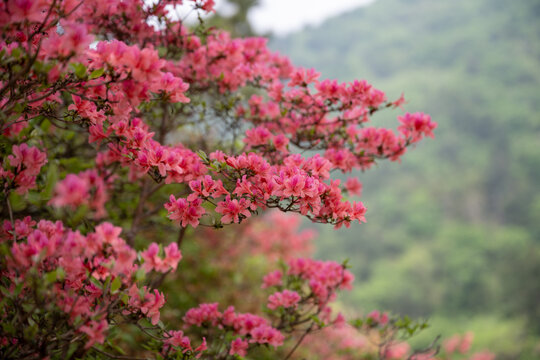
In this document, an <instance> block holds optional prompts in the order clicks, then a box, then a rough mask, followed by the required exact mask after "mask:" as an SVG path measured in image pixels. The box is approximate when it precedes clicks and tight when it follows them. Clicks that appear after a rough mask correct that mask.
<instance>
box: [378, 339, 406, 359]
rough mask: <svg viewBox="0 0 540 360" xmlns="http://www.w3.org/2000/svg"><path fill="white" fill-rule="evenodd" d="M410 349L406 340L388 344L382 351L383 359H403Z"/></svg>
mask: <svg viewBox="0 0 540 360" xmlns="http://www.w3.org/2000/svg"><path fill="white" fill-rule="evenodd" d="M410 349H411V347H410V346H409V344H407V343H406V342H400V343H393V344H390V345H388V347H387V348H386V350H385V352H384V359H388V360H390V359H403V358H405V356H406V355H407V353H408V352H409V350H410Z"/></svg>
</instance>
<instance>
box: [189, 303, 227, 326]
mask: <svg viewBox="0 0 540 360" xmlns="http://www.w3.org/2000/svg"><path fill="white" fill-rule="evenodd" d="M220 319H221V313H220V312H219V311H218V304H217V303H213V304H200V305H199V307H196V308H193V309H189V310H188V311H187V312H186V315H185V316H184V322H185V323H186V324H188V325H197V326H201V325H202V324H203V323H209V324H212V325H214V326H215V325H217V323H218V321H219V320H220Z"/></svg>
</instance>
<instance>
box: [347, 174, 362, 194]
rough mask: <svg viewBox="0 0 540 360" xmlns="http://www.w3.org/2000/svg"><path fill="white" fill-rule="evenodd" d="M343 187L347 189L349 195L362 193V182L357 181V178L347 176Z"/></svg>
mask: <svg viewBox="0 0 540 360" xmlns="http://www.w3.org/2000/svg"><path fill="white" fill-rule="evenodd" d="M345 189H347V191H348V192H349V194H351V195H356V196H361V195H362V183H361V182H360V181H358V179H357V178H348V179H347V181H345Z"/></svg>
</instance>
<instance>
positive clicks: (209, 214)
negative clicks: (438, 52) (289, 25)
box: [0, 0, 463, 359]
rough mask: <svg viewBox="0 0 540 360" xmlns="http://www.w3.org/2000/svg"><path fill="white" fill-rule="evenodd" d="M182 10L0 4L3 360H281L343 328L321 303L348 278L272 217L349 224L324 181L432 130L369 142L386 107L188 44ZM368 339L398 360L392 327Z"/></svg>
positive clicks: (407, 123)
mask: <svg viewBox="0 0 540 360" xmlns="http://www.w3.org/2000/svg"><path fill="white" fill-rule="evenodd" d="M186 3H187V4H188V5H190V6H192V8H193V9H192V11H195V12H197V13H199V14H202V13H204V12H212V11H213V6H214V2H213V1H212V0H189V1H186ZM181 4H182V1H181V0H176V1H175V0H170V1H161V0H158V1H154V2H143V1H140V0H110V1H77V0H75V1H72V0H26V1H19V0H7V1H4V2H2V3H1V4H0V24H1V25H0V27H1V37H0V70H1V71H0V132H1V134H2V135H1V136H2V137H1V141H0V151H1V152H2V162H1V163H0V201H1V203H2V210H1V212H2V219H3V224H2V228H1V233H0V251H1V252H2V257H1V258H0V273H1V282H0V292H1V294H2V295H1V300H0V318H1V324H2V326H1V328H0V355H1V357H2V358H5V359H15V358H17V359H19V358H49V359H58V358H62V359H68V358H84V357H87V358H99V359H101V358H104V359H105V358H120V359H130V358H156V359H190V358H208V359H210V358H212V359H214V358H215V359H227V358H239V357H248V358H264V357H266V358H275V357H283V358H286V359H288V358H291V357H294V356H296V354H295V352H296V351H297V350H298V349H299V348H300V345H301V343H302V342H303V340H304V339H307V340H306V342H307V341H309V338H310V336H311V333H316V332H319V331H321V330H323V329H325V330H324V331H331V330H329V329H332V328H335V329H342V328H343V326H346V325H345V320H344V318H343V316H342V315H340V314H336V313H334V312H333V311H332V308H331V303H332V302H333V301H334V300H335V298H336V294H337V292H338V291H340V290H346V289H350V288H351V286H352V281H353V276H352V274H351V273H350V272H349V271H348V270H347V269H346V266H345V265H344V264H338V263H335V262H331V261H318V260H313V259H310V258H308V257H306V256H308V255H309V253H310V250H311V244H310V240H311V238H312V236H313V234H312V233H310V232H306V231H304V232H301V233H299V232H298V231H297V227H298V225H299V222H298V221H299V220H298V218H295V217H290V215H283V213H297V214H300V215H302V216H304V217H306V218H308V219H310V220H311V221H313V222H319V223H328V224H332V225H334V226H335V227H336V228H339V227H341V226H343V225H345V226H346V227H348V226H349V225H350V224H351V222H353V221H358V222H363V221H365V213H366V208H365V207H364V205H363V204H362V203H361V202H358V201H349V200H347V199H345V197H344V194H348V195H351V196H352V195H359V194H360V193H361V191H362V185H361V183H360V182H359V181H358V180H357V179H355V178H350V179H348V180H347V181H345V182H344V183H343V184H342V183H341V181H340V179H338V178H336V176H335V175H334V174H336V173H347V172H350V171H352V170H354V169H360V170H367V169H369V168H370V167H371V166H372V165H373V164H375V163H376V162H377V161H380V160H383V159H389V160H391V161H397V160H399V159H400V158H401V156H402V155H403V154H404V153H405V152H406V150H407V148H408V147H409V146H411V145H413V144H415V143H417V142H418V141H420V140H421V139H422V138H424V137H425V136H433V134H432V131H433V129H434V128H435V127H436V124H435V123H433V122H432V121H431V120H430V117H429V116H428V115H425V114H422V113H414V114H410V113H407V114H405V115H403V116H399V117H398V121H399V124H400V125H399V126H398V127H397V132H395V131H393V130H391V129H386V128H378V127H374V126H371V125H370V121H371V117H372V116H373V115H374V114H376V113H377V112H379V111H381V110H383V109H386V108H396V107H400V106H401V105H402V104H403V103H404V100H403V98H402V97H401V98H400V99H397V100H395V101H389V100H387V99H386V96H385V94H384V93H383V92H382V91H380V90H378V89H375V88H374V87H372V86H371V85H370V84H368V83H367V82H366V81H364V80H362V81H353V82H350V83H338V82H337V81H331V80H320V79H319V74H318V73H317V72H315V71H314V70H312V69H303V68H298V67H294V66H293V65H292V64H290V62H289V61H288V60H287V59H286V58H284V57H282V56H280V55H278V54H275V53H272V52H270V51H269V50H268V49H267V48H266V42H265V40H264V39H262V38H246V39H232V38H231V37H230V36H229V35H228V34H227V33H226V32H223V31H219V30H217V29H211V28H206V27H205V25H204V23H203V22H202V21H201V23H200V24H199V25H198V26H194V27H193V28H189V27H187V26H186V25H185V24H184V23H183V22H182V21H181V20H180V19H182V18H183V17H182V16H180V15H181V14H179V12H180V10H179V9H180V8H178V5H181ZM268 209H277V210H276V211H277V212H273V213H271V214H270V215H268V216H265V217H263V218H262V220H261V218H256V215H258V214H260V213H261V212H263V211H266V210H268ZM253 218H255V219H253ZM248 219H249V221H247V222H246V220H248ZM241 223H242V224H241ZM230 224H241V225H236V227H233V226H231V227H228V229H229V230H227V231H223V230H219V229H220V228H223V227H224V226H226V225H230ZM201 228H202V229H201ZM187 240H190V241H187ZM252 258H262V259H263V260H261V261H258V262H257V261H255V262H254V261H252V262H250V261H249V260H250V259H252ZM277 259H283V263H282V264H281V267H280V268H279V269H276V267H277V266H278V265H277V264H276V262H275V261H276V260H277ZM243 266H245V268H242V267H243ZM244 269H245V270H246V271H242V270H244ZM251 270H253V271H251ZM265 272H266V273H267V275H266V276H264V278H263V274H264V273H265ZM212 274H214V275H213V276H212ZM216 274H217V275H216ZM225 275H227V276H225ZM228 275H231V276H230V277H229V276H228ZM250 275H253V277H254V278H251V279H250V278H249V276H250ZM238 276H240V278H241V279H240V280H239V281H240V282H241V283H242V284H244V286H243V287H242V286H240V287H238V290H235V289H234V287H232V284H231V283H229V284H224V283H223V282H224V281H225V282H226V281H228V280H229V279H230V278H233V279H235V278H237V277H238ZM261 282H262V288H264V289H271V290H272V292H271V293H265V292H264V291H263V290H256V291H253V290H254V289H259V288H260V287H261ZM246 284H248V285H249V284H251V285H255V287H253V286H252V287H249V286H245V285H246ZM265 291H268V290H265ZM216 298H218V299H216ZM217 300H219V303H218V302H214V301H217ZM261 307H262V308H263V309H264V311H262V312H261ZM236 308H238V309H239V310H240V311H237V310H236ZM223 309H225V310H223ZM368 319H371V320H368V322H366V323H365V324H367V325H368V328H369V329H368V330H369V331H372V330H373V328H374V327H376V326H382V327H383V329H385V330H384V331H389V332H388V334H390V335H388V336H387V335H384V336H383V333H381V335H380V336H381V338H383V337H384V338H385V339H386V336H387V337H388V338H389V339H390V338H391V339H392V340H391V341H386V340H385V341H386V342H385V344H386V345H388V346H386V345H385V347H384V350H380V351H379V355H380V356H381V357H383V358H403V357H405V356H407V354H408V353H409V352H410V351H409V348H408V347H407V345H406V344H405V343H403V344H402V343H395V342H394V339H395V334H396V332H397V330H401V329H404V328H407V326H409V325H408V324H400V323H398V322H396V321H393V320H392V321H391V320H389V319H388V317H387V316H386V315H382V316H380V317H379V315H377V316H375V315H374V314H372V315H370V317H368ZM364 327H365V326H364V323H362V324H360V323H358V322H357V323H356V328H358V329H360V330H361V332H365V331H364V330H366V329H364ZM326 329H328V330H326ZM346 329H349V330H347V331H350V330H351V329H353V328H346ZM388 329H397V330H395V331H394V330H388ZM340 331H341V330H340ZM453 341H454V340H453ZM455 341H457V340H455ZM455 341H454V342H455ZM452 346H454V347H452ZM456 346H458V348H459V349H460V350H459V351H461V348H462V347H463V345H462V344H461V343H460V344H459V345H448V346H447V347H448V349H454V348H456ZM381 349H382V348H381ZM364 350H366V351H367V352H368V351H371V350H370V349H364ZM430 350H431V349H430ZM447 351H448V353H451V352H452V351H454V350H447ZM425 353H427V354H432V353H430V352H429V351H426V352H425ZM334 355H337V352H336V353H335V354H334Z"/></svg>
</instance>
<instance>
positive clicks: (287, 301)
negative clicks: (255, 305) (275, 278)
mask: <svg viewBox="0 0 540 360" xmlns="http://www.w3.org/2000/svg"><path fill="white" fill-rule="evenodd" d="M300 299H301V298H300V295H298V293H297V292H296V291H291V290H283V291H282V292H276V293H274V294H272V295H270V296H269V297H268V304H267V306H268V308H269V309H272V310H275V309H277V308H278V307H280V306H281V307H284V308H291V307H294V308H296V305H297V304H298V302H299V301H300Z"/></svg>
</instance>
